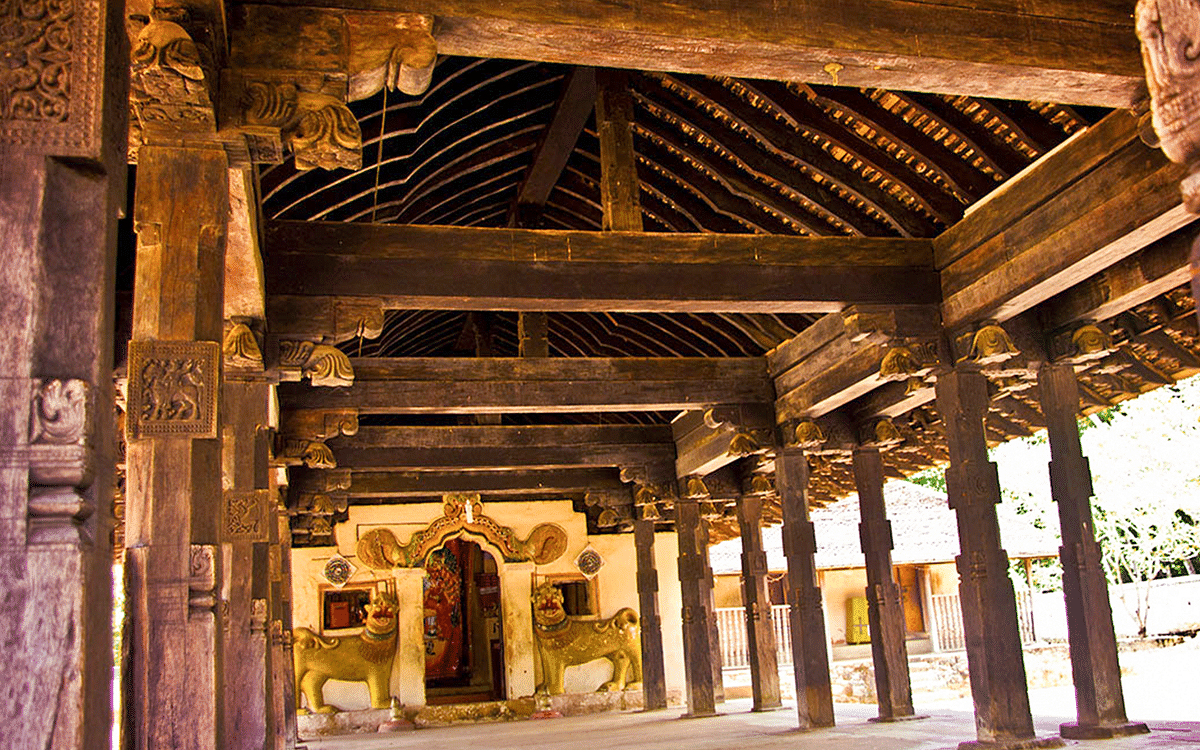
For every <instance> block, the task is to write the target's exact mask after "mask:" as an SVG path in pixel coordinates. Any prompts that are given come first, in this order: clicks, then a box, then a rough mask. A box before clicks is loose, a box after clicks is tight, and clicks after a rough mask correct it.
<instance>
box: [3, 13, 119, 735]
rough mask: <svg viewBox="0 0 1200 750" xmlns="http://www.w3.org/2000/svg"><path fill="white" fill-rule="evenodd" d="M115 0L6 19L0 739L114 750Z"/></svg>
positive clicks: (117, 104)
mask: <svg viewBox="0 0 1200 750" xmlns="http://www.w3.org/2000/svg"><path fill="white" fill-rule="evenodd" d="M123 7H124V3H122V2H120V1H119V0H117V1H115V2H112V3H107V4H106V3H93V4H71V3H52V4H31V3H26V4H6V5H5V6H4V7H3V9H2V10H0V28H4V29H5V31H3V32H0V38H3V40H4V41H3V42H2V43H0V47H2V48H3V53H4V63H3V68H2V69H3V71H4V73H3V75H2V76H0V80H2V81H3V84H0V87H2V89H3V90H2V92H0V102H2V104H0V248H2V251H0V252H2V257H3V261H2V263H0V321H2V322H3V323H4V336H3V338H2V340H0V592H2V595H0V596H2V599H3V602H4V603H3V605H0V642H2V643H3V644H4V657H3V658H4V667H3V675H4V679H3V686H2V687H0V706H2V707H0V727H3V729H2V730H0V734H2V735H3V744H4V745H5V746H6V747H12V748H45V747H53V748H56V749H57V748H64V749H75V748H107V747H108V745H109V741H110V740H109V738H110V727H111V721H112V702H111V685H112V672H111V668H112V659H113V651H112V631H111V629H110V628H109V625H108V624H109V622H110V620H111V618H112V580H111V579H112V562H113V558H112V542H111V533H112V513H113V510H112V507H113V506H112V493H113V467H114V463H115V458H114V448H115V442H114V436H113V411H114V407H113V387H112V359H113V328H114V324H113V289H114V286H115V279H114V266H115V257H116V228H117V224H116V218H117V214H118V212H119V210H120V207H121V206H123V205H124V199H125V175H126V166H125V158H124V150H123V148H121V145H122V144H121V143H120V142H119V140H118V138H117V136H118V134H122V133H124V131H125V117H126V107H125V104H124V99H125V80H124V79H125V76H124V71H125V70H126V68H127V61H126V59H125V52H124V50H125V46H124V39H123V38H122V37H123V35H124V22H123V17H122V16H123Z"/></svg>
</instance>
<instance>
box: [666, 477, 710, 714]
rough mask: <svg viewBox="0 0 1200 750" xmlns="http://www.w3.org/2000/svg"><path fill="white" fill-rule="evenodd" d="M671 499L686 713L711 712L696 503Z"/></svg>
mask: <svg viewBox="0 0 1200 750" xmlns="http://www.w3.org/2000/svg"><path fill="white" fill-rule="evenodd" d="M682 495H683V493H681V497H680V498H679V499H678V500H677V501H676V502H675V530H676V533H677V534H678V535H679V587H680V595H681V598H682V600H683V661H684V673H685V675H684V676H685V679H686V682H687V705H688V712H687V714H686V715H687V716H696V717H699V716H715V715H716V713H717V706H716V696H715V695H714V694H713V670H712V653H711V651H710V646H711V643H710V634H709V624H708V610H709V594H708V587H707V586H706V584H705V582H704V579H705V574H706V569H707V568H708V567H709V566H708V551H707V549H706V548H705V546H704V541H703V529H702V528H701V525H702V521H701V519H700V505H699V503H697V502H696V501H695V500H694V499H689V498H687V497H684V496H682Z"/></svg>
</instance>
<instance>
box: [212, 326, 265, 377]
mask: <svg viewBox="0 0 1200 750" xmlns="http://www.w3.org/2000/svg"><path fill="white" fill-rule="evenodd" d="M221 355H222V356H223V357H224V361H225V368H226V369H235V370H257V371H261V370H262V369H263V355H262V347H261V346H260V345H259V338H258V336H257V335H256V334H255V333H254V331H253V330H251V328H250V326H249V325H247V324H246V323H244V322H233V321H231V322H230V325H229V330H227V331H226V332H225V341H224V342H223V343H222V344H221Z"/></svg>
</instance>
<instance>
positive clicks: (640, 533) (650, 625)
mask: <svg viewBox="0 0 1200 750" xmlns="http://www.w3.org/2000/svg"><path fill="white" fill-rule="evenodd" d="M633 546H634V549H635V551H636V554H637V590H638V616H639V618H640V619H639V623H640V625H641V628H642V695H643V706H644V708H645V710H647V711H654V710H658V709H662V708H666V707H667V677H666V669H665V667H664V664H663V635H662V618H661V617H660V616H659V608H658V570H657V569H656V568H655V564H654V521H648V520H644V519H638V520H636V521H634V522H633Z"/></svg>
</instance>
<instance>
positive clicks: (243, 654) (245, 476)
mask: <svg viewBox="0 0 1200 750" xmlns="http://www.w3.org/2000/svg"><path fill="white" fill-rule="evenodd" d="M226 343H227V344H228V343H229V338H228V337H227V339H226ZM226 351H227V352H228V351H229V347H228V346H226ZM226 362H227V363H228V362H229V358H228V357H226ZM260 367H261V363H260ZM239 375H241V373H236V372H234V371H233V369H232V368H230V369H229V370H227V371H226V382H225V383H224V384H223V386H222V399H221V416H222V419H221V423H222V424H221V428H222V429H221V438H222V445H221V450H222V454H223V456H222V458H223V464H224V487H225V489H224V493H223V502H222V516H223V517H222V521H221V541H222V545H221V551H222V556H223V563H224V568H225V578H224V582H223V584H222V589H223V592H224V597H223V599H224V603H225V605H226V606H227V607H228V610H227V612H226V620H225V623H224V625H225V628H224V632H223V636H224V640H223V644H222V647H223V649H224V654H223V656H224V660H225V663H226V664H227V665H228V666H227V667H226V668H225V669H224V672H223V677H224V725H225V734H226V743H225V746H226V747H228V748H246V749H247V750H251V749H255V750H257V749H258V748H262V747H264V745H265V744H266V742H267V740H268V737H269V736H270V735H272V734H274V723H275V721H277V720H278V716H277V715H276V714H275V712H274V708H275V706H274V705H273V704H272V703H271V702H270V701H269V700H268V698H269V689H268V688H269V675H270V670H269V658H268V653H267V648H268V646H267V633H266V627H267V619H268V614H267V606H268V600H269V594H270V565H269V560H268V554H269V550H268V544H269V540H270V538H271V533H270V532H271V528H270V527H271V525H272V524H273V523H274V522H275V521H274V518H273V516H272V513H273V511H274V502H273V498H272V493H271V490H270V486H269V482H270V478H269V476H268V472H269V466H268V450H269V438H270V433H269V429H268V420H269V414H268V412H269V409H270V401H269V400H270V398H271V392H270V390H271V385H270V384H269V383H266V382H261V381H260V382H253V381H251V382H246V381H245V380H240V379H235V378H238V377H239ZM260 375H261V373H260Z"/></svg>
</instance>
